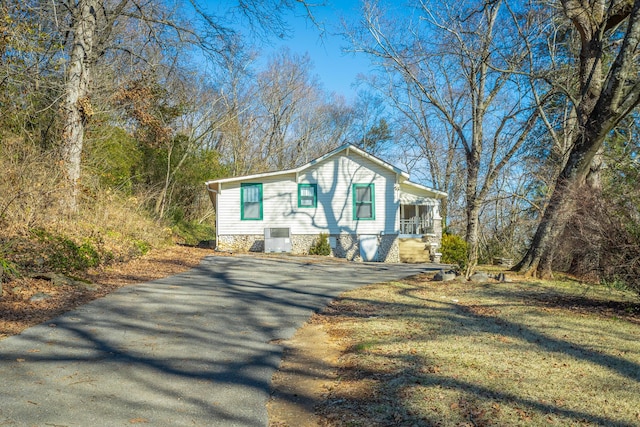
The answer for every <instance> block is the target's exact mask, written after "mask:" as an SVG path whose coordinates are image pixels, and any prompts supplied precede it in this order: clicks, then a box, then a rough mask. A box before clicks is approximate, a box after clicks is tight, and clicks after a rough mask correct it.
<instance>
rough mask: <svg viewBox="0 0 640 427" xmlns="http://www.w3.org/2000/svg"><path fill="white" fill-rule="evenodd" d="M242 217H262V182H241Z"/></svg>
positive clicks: (256, 218) (259, 218)
mask: <svg viewBox="0 0 640 427" xmlns="http://www.w3.org/2000/svg"><path fill="white" fill-rule="evenodd" d="M240 205H241V206H240V218H241V219H253V220H261V219H262V184H241V186H240Z"/></svg>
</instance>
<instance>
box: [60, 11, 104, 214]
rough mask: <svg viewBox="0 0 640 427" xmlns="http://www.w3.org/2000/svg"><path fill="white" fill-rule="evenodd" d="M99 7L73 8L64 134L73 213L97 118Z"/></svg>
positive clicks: (66, 83) (68, 198) (64, 152)
mask: <svg viewBox="0 0 640 427" xmlns="http://www.w3.org/2000/svg"><path fill="white" fill-rule="evenodd" d="M97 6H98V0H81V1H80V2H78V3H77V4H76V5H74V6H73V7H74V9H73V14H72V25H71V32H72V35H71V43H72V47H71V52H70V57H69V64H68V67H67V71H66V81H65V99H64V104H63V114H64V130H63V134H62V159H63V161H64V167H65V169H66V176H67V180H68V183H69V193H68V194H67V201H66V204H67V208H68V209H69V210H70V211H72V212H74V211H76V210H77V208H78V179H79V178H80V163H81V156H82V146H83V141H84V131H85V125H86V123H87V121H88V120H89V118H90V117H91V115H92V114H93V112H92V110H91V103H90V101H89V85H90V83H91V65H92V57H93V52H92V50H93V46H94V38H95V31H96V9H97Z"/></svg>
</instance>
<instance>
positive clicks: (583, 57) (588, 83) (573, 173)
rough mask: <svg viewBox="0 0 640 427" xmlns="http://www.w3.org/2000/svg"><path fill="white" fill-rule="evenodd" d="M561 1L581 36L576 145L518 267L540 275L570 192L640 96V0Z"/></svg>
mask: <svg viewBox="0 0 640 427" xmlns="http://www.w3.org/2000/svg"><path fill="white" fill-rule="evenodd" d="M561 5H562V14H563V16H564V17H565V19H567V20H569V21H570V22H571V24H572V26H573V27H574V29H575V31H576V32H577V34H578V36H579V39H580V51H579V58H578V59H577V62H578V64H579V75H578V79H579V82H578V85H579V90H578V91H577V95H576V96H575V97H574V98H572V101H573V103H574V105H575V111H576V114H575V117H576V122H575V126H574V127H572V128H570V132H569V134H570V135H571V150H570V152H569V153H568V156H567V161H566V164H565V165H564V167H563V169H562V171H561V172H560V174H559V176H558V178H557V180H556V183H555V186H554V190H553V193H552V195H551V198H550V201H549V203H548V206H547V208H546V210H545V211H544V215H543V216H542V219H541V221H540V224H539V226H538V228H537V230H536V233H535V235H534V237H533V239H532V242H531V245H530V247H529V249H528V251H527V253H526V255H525V257H524V258H523V259H522V261H521V262H520V263H518V265H516V266H515V267H514V269H515V270H518V271H523V272H525V273H526V274H528V275H532V276H540V277H550V276H551V265H552V261H553V258H554V250H555V248H556V246H557V243H558V242H557V240H558V238H559V236H560V235H561V234H562V232H563V230H564V226H565V224H566V223H567V221H568V219H569V218H570V217H571V216H572V214H573V213H574V211H575V199H574V198H572V197H571V196H570V195H571V193H572V192H574V191H575V190H576V189H578V188H580V187H581V186H582V184H584V183H585V181H586V178H587V176H588V174H589V172H590V170H591V166H592V162H593V160H594V158H595V157H596V155H597V153H598V151H599V149H600V148H601V146H602V143H603V141H604V140H605V138H606V137H607V135H609V133H610V132H611V131H612V130H613V129H615V127H616V126H617V125H618V123H620V121H621V120H622V119H623V118H625V117H626V116H627V115H629V114H630V113H631V112H632V111H633V110H634V109H635V108H636V107H637V105H638V103H639V102H640V77H639V75H638V43H640V1H630V0H611V1H600V2H589V1H586V0H584V1H580V0H562V1H561ZM567 95H569V96H570V95H571V93H568V94H567Z"/></svg>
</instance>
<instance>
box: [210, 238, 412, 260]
mask: <svg viewBox="0 0 640 427" xmlns="http://www.w3.org/2000/svg"><path fill="white" fill-rule="evenodd" d="M319 237H320V235H319V234H294V235H292V236H291V253H293V254H296V255H306V254H308V253H309V249H310V248H311V247H312V246H313V245H315V244H316V241H317V240H318V239H319ZM329 241H330V243H332V247H331V256H334V257H336V258H346V259H348V260H349V261H362V257H361V256H360V245H359V243H358V236H357V235H355V234H331V235H329ZM334 243H335V244H334ZM378 245H379V246H378V261H380V262H394V263H395V262H400V251H399V249H398V235H397V234H387V235H383V236H379V237H378ZM217 249H218V250H220V251H230V252H264V236H263V235H260V234H257V235H255V234H238V235H221V236H218V240H217Z"/></svg>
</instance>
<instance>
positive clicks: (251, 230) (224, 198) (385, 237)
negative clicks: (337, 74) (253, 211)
mask: <svg viewBox="0 0 640 427" xmlns="http://www.w3.org/2000/svg"><path fill="white" fill-rule="evenodd" d="M249 183H260V184H261V185H262V187H261V188H262V197H263V198H262V212H263V215H262V218H261V219H257V220H256V219H252V220H251V219H250V220H243V219H242V218H241V186H242V184H249ZM299 184H313V185H315V188H316V190H317V194H316V201H317V203H316V206H314V207H301V206H299V202H298V194H299V192H298V185H299ZM354 184H361V185H370V184H373V188H374V209H375V214H374V218H373V219H359V220H358V219H354V212H353V209H354V200H353V198H354V191H353V185H354ZM207 185H208V188H209V189H210V190H211V193H210V196H211V198H212V201H213V203H214V205H215V206H216V226H217V233H216V234H217V248H218V249H220V250H228V251H242V252H245V251H255V252H262V251H263V250H264V229H265V228H289V229H290V230H291V245H292V252H293V253H294V254H307V253H308V252H309V249H310V248H311V247H312V246H313V245H314V243H315V241H316V240H317V238H318V235H319V233H327V234H328V235H329V236H330V237H331V241H332V255H333V256H336V257H341V258H346V259H349V260H362V258H361V252H360V249H361V248H360V246H361V245H362V246H363V248H366V251H367V254H366V257H371V256H372V252H370V251H371V249H372V246H371V243H372V242H375V239H377V260H378V261H383V262H399V261H400V255H401V254H400V247H399V231H400V221H399V215H400V204H401V203H410V204H411V203H416V204H433V205H434V207H435V211H434V214H435V215H434V216H435V217H436V218H435V219H436V221H435V224H434V225H435V227H436V233H435V234H434V235H433V236H428V237H433V240H434V242H435V241H438V242H439V240H440V235H441V234H440V233H441V230H439V228H440V227H441V220H440V216H439V213H438V212H437V211H438V210H439V209H438V206H439V200H438V198H439V197H438V195H437V194H435V193H434V192H433V191H432V190H430V189H428V188H425V187H421V186H419V185H417V184H410V185H409V181H408V175H407V176H405V175H404V174H403V173H402V172H401V171H399V170H398V169H397V168H394V167H393V166H390V165H388V164H386V163H384V162H381V161H378V160H377V159H375V158H372V157H370V156H368V155H367V154H366V153H363V152H362V151H361V150H359V149H357V148H355V147H352V148H344V149H341V150H338V151H336V152H335V153H334V154H330V155H326V156H323V157H321V158H319V159H317V160H315V161H312V162H310V163H308V164H307V165H304V166H303V167H301V168H297V169H293V170H289V171H280V172H275V173H273V174H271V173H267V174H258V175H252V176H247V177H240V178H236V179H228V180H219V181H210V182H208V183H207ZM432 193H433V196H434V198H431V194H432ZM442 194H444V193H442ZM445 196H446V195H445ZM423 237H424V236H423ZM364 242H366V244H365V243H364ZM373 248H375V246H373ZM374 253H375V252H374Z"/></svg>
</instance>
